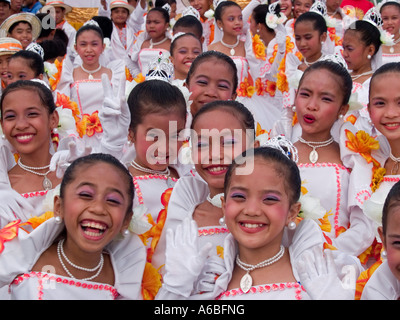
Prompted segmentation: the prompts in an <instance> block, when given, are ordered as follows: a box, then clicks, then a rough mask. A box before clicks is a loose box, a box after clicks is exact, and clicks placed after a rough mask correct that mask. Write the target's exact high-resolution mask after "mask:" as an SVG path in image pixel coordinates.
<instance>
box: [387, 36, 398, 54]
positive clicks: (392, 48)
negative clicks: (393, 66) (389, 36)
mask: <svg viewBox="0 0 400 320" xmlns="http://www.w3.org/2000/svg"><path fill="white" fill-rule="evenodd" d="M399 42H400V37H399V38H398V39H397V40H394V41H393V44H392V45H390V49H389V51H390V53H394V46H395V45H396V44H398V43H399Z"/></svg>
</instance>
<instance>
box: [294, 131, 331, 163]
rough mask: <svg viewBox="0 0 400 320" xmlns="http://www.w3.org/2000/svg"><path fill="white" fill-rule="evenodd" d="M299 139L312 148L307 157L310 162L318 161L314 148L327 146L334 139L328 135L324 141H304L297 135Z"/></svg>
mask: <svg viewBox="0 0 400 320" xmlns="http://www.w3.org/2000/svg"><path fill="white" fill-rule="evenodd" d="M299 141H300V142H301V143H304V144H306V145H308V146H309V147H311V148H312V151H311V152H310V155H309V156H308V159H309V160H310V162H311V163H316V162H317V161H318V152H317V150H316V149H317V148H322V147H326V146H329V145H330V144H331V143H332V142H333V141H334V140H333V137H330V138H329V139H328V140H326V141H321V142H312V141H306V140H304V139H303V138H302V137H299Z"/></svg>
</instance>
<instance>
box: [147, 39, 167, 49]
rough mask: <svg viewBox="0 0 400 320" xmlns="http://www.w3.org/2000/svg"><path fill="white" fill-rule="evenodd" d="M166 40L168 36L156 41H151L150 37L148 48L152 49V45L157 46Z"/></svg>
mask: <svg viewBox="0 0 400 320" xmlns="http://www.w3.org/2000/svg"><path fill="white" fill-rule="evenodd" d="M167 40H168V37H165V38H164V39H162V40H161V41H158V42H153V39H150V47H149V48H150V49H153V47H154V46H158V45H159V44H161V43H164V42H165V41H167Z"/></svg>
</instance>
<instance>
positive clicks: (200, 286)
mask: <svg viewBox="0 0 400 320" xmlns="http://www.w3.org/2000/svg"><path fill="white" fill-rule="evenodd" d="M225 271H226V267H225V262H224V259H222V258H220V257H219V256H217V255H212V256H211V257H209V258H208V259H207V261H206V264H205V265H204V268H203V270H201V273H200V276H199V278H198V281H196V283H195V285H194V289H195V290H194V292H195V293H204V292H212V291H213V290H214V286H215V281H216V280H217V279H218V277H219V276H220V275H221V274H223V273H224V272H225Z"/></svg>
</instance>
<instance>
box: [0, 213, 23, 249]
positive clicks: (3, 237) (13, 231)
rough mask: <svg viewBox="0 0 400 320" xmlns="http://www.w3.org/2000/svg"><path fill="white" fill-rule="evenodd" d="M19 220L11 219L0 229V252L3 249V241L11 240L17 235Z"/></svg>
mask: <svg viewBox="0 0 400 320" xmlns="http://www.w3.org/2000/svg"><path fill="white" fill-rule="evenodd" d="M20 222H21V220H15V221H12V222H10V223H9V224H7V225H6V226H5V227H4V228H3V229H1V230H0V253H2V252H3V250H4V243H5V242H7V241H11V240H12V239H14V238H15V237H16V236H17V235H18V230H19V223H20Z"/></svg>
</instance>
